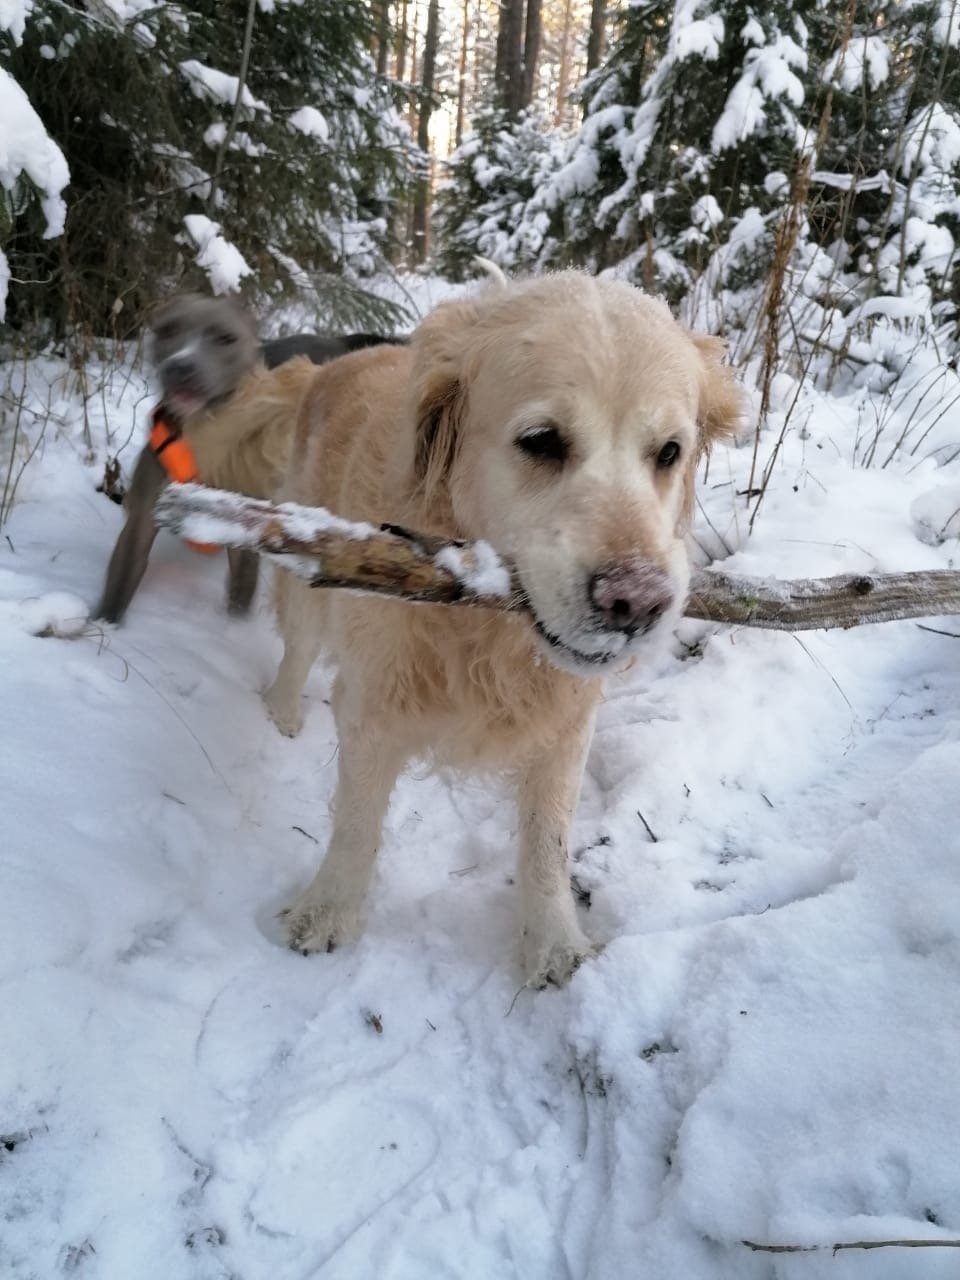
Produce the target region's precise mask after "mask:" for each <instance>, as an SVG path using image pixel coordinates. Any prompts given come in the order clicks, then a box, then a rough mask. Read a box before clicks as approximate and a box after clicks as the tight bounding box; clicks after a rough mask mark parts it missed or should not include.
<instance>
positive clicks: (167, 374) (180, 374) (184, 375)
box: [163, 356, 197, 387]
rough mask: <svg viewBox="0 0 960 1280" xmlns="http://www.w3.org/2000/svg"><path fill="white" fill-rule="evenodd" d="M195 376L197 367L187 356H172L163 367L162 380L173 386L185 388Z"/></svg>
mask: <svg viewBox="0 0 960 1280" xmlns="http://www.w3.org/2000/svg"><path fill="white" fill-rule="evenodd" d="M196 376H197V366H196V365H195V364H194V362H193V360H192V359H191V358H190V357H189V356H174V358H173V359H172V360H168V361H167V362H166V363H165V364H164V366H163V379H164V381H165V382H170V383H173V384H174V385H175V386H179V387H182V386H186V385H187V384H188V383H190V382H192V381H193V380H194V378H195V377H196Z"/></svg>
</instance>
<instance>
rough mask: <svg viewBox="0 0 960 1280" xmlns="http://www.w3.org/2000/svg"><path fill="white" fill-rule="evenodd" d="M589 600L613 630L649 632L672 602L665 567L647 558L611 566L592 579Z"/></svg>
mask: <svg viewBox="0 0 960 1280" xmlns="http://www.w3.org/2000/svg"><path fill="white" fill-rule="evenodd" d="M590 601H591V603H592V605H593V607H594V609H595V610H596V611H597V613H599V614H600V616H601V617H602V619H603V623H604V626H606V627H609V629H610V630H611V631H623V632H626V633H627V635H635V634H636V633H637V632H638V631H648V630H649V629H650V628H651V627H652V626H653V624H654V623H655V622H656V621H657V619H658V618H660V617H661V616H662V615H663V614H664V613H666V611H667V610H668V609H669V608H670V606H671V605H672V604H673V588H672V587H671V585H670V579H669V578H668V577H667V575H666V574H665V573H664V572H663V570H662V569H658V568H656V567H655V566H654V565H652V564H647V563H645V562H644V561H642V560H641V561H628V562H626V563H624V564H613V565H608V566H607V567H606V568H604V569H600V570H598V571H597V572H596V573H595V574H594V575H593V577H592V578H591V579H590Z"/></svg>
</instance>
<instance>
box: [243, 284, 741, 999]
mask: <svg viewBox="0 0 960 1280" xmlns="http://www.w3.org/2000/svg"><path fill="white" fill-rule="evenodd" d="M721 353H722V344H721V343H720V341H719V340H717V339H714V338H702V337H694V336H692V335H691V334H690V333H688V332H687V331H686V330H684V329H683V328H681V327H680V325H678V324H677V323H676V321H674V320H673V318H672V317H671V315H670V313H669V311H668V309H667V308H666V306H665V305H664V304H662V303H661V302H658V301H655V300H654V299H653V298H650V297H648V296H646V295H644V294H643V293H641V292H640V291H639V290H637V289H634V288H632V287H630V286H629V285H626V284H623V283H620V282H617V281H613V280H597V279H593V278H590V277H588V276H586V275H581V274H579V273H573V272H569V273H563V274H559V275H555V276H552V277H546V278H541V279H535V280H529V281H525V282H515V283H511V284H509V285H506V286H505V287H496V286H492V287H488V288H487V289H485V290H484V291H483V292H482V293H481V294H480V295H479V296H477V297H475V298H471V299H469V300H467V301H463V300H459V301H454V302H449V303H445V304H443V305H441V306H439V307H438V308H437V309H436V310H435V311H434V312H433V313H432V314H431V315H430V316H429V317H428V318H427V319H426V320H425V321H424V322H423V323H422V324H421V326H420V328H419V330H418V331H417V333H416V334H415V335H414V338H413V341H412V343H411V345H410V346H409V348H382V349H377V350H373V351H369V352H360V353H358V354H355V355H350V356H346V357H344V358H342V359H340V360H338V361H336V362H335V363H334V364H331V365H329V366H327V367H325V368H322V369H319V370H318V371H317V372H316V374H315V375H314V376H313V379H312V382H311V385H310V388H309V390H308V392H307V394H306V397H305V399H304V402H303V405H302V407H301V410H300V419H299V423H298V428H297V433H296V437H295V443H294V447H293V454H292V458H291V463H290V468H289V472H288V477H287V482H286V484H285V486H284V488H283V490H282V492H281V494H280V495H279V496H280V497H282V498H283V499H285V500H292V501H297V502H303V503H309V504H313V505H319V506H324V507H328V508H330V509H331V510H332V511H334V512H336V513H337V514H338V515H341V516H344V517H346V518H348V519H351V520H368V521H370V522H371V523H374V524H379V523H381V522H384V521H389V522H391V523H393V524H397V525H405V526H407V527H409V528H411V529H416V530H418V531H423V532H427V533H435V534H442V535H445V536H448V537H450V538H469V539H475V538H482V539H485V540H486V541H487V542H489V543H491V544H492V546H493V547H494V548H495V549H496V550H497V551H498V552H500V553H501V554H502V555H503V556H506V557H509V559H510V560H512V561H513V562H514V564H515V565H516V567H517V570H518V573H519V577H520V580H521V582H522V584H523V587H524V589H525V591H526V594H527V595H528V597H529V600H530V604H531V608H532V618H527V617H524V616H523V615H510V614H505V613H504V614H500V613H493V612H491V613H479V612H476V611H474V610H470V609H464V610H459V609H450V608H443V607H437V606H426V605H410V604H404V603H401V602H397V601H390V600H387V599H383V598H379V597H360V596H354V595H349V594H347V593H343V592H330V593H327V592H321V591H316V590H311V588H309V587H308V586H306V585H305V584H304V583H302V582H300V581H298V580H297V579H295V578H293V577H291V576H290V575H288V574H285V573H278V574H277V606H278V617H279V623H280V629H281V632H282V635H283V640H284V646H285V647H284V656H283V660H282V662H281V665H280V669H279V672H278V674H277V677H276V680H275V681H274V683H273V685H272V687H271V688H270V689H269V690H268V692H267V693H266V695H265V700H266V704H267V708H268V710H269V713H270V715H271V716H272V718H273V720H274V721H275V722H276V724H277V726H278V727H279V729H280V730H281V731H282V732H283V733H286V734H291V735H293V734H296V733H297V732H298V731H299V729H300V726H301V709H300V699H301V693H302V690H303V686H304V683H305V681H306V678H307V675H308V673H309V671H310V668H311V666H312V665H313V663H314V661H315V659H316V658H317V656H318V655H319V653H320V652H321V650H323V651H325V652H326V654H327V655H328V656H329V657H330V658H332V660H333V661H334V662H335V664H336V668H337V675H336V682H335V684H334V690H333V710H334V715H335V717H336V724H337V731H338V734H339V739H340V753H339V782H338V787H337V793H336V797H335V802H334V816H333V831H332V834H331V837H330V843H329V847H328V849H327V853H326V857H325V858H324V861H323V864H322V865H321V867H320V869H319V871H318V872H317V874H316V876H315V878H314V880H313V881H312V883H311V884H310V885H309V886H308V887H307V888H306V889H305V890H304V891H303V893H301V895H300V896H299V898H298V899H297V901H296V902H295V903H294V904H293V906H292V907H291V909H290V911H289V912H288V913H287V930H288V937H289V941H290V945H291V946H292V947H295V948H297V949H299V950H302V951H304V952H308V951H326V950H329V949H330V948H332V947H333V946H335V945H336V944H338V943H341V942H345V941H347V940H348V939H350V938H351V937H354V936H356V934H357V932H358V931H359V927H360V921H361V915H362V909H363V904H364V898H365V896H366V893H367V888H368V886H369V883H370V879H371V875H372V872H373V867H374V862H375V858H376V854H377V849H378V847H379V845H380V841H381V834H382V826H383V821H384V817H385V814H386V810H387V805H388V803H389V799H390V794H391V791H392V789H393V786H394V783H395V781H396V779H397V776H398V774H399V773H400V771H401V770H402V769H403V768H404V766H405V765H406V764H407V762H408V761H410V760H412V759H417V758H419V759H423V758H428V759H431V760H433V761H435V762H436V763H437V764H440V765H444V766H453V767H456V768H464V769H486V770H492V771H497V772H499V773H506V774H508V775H509V776H510V777H511V778H512V779H513V780H514V781H515V784H516V791H517V797H518V801H519V809H520V843H521V849H520V874H519V884H520V893H521V912H522V922H523V948H524V964H525V968H526V974H527V978H528V980H529V982H530V983H531V984H534V985H543V984H544V983H546V982H556V983H562V982H564V981H565V980H566V979H567V978H569V976H570V974H571V973H572V972H573V971H574V970H575V969H576V967H577V966H578V965H579V963H580V962H581V960H583V958H584V957H585V956H588V955H590V953H591V944H590V942H589V941H588V940H587V938H586V937H585V936H584V934H583V933H582V931H581V929H580V926H579V924H578V923H577V918H576V914H575V911H574V904H573V899H572V895H571V892H570V885H569V878H568V869H567V840H568V832H569V829H570V825H571V820H572V817H573V813H574V809H575V806H576V803H577V795H578V791H579V788H580V781H581V775H582V771H583V766H584V759H585V756H586V753H587V749H588V747H589V744H590V737H591V732H592V727H593V719H594V710H595V707H596V704H597V701H598V699H599V697H600V692H601V679H602V677H603V676H605V675H607V674H608V673H610V672H612V671H615V670H617V669H618V668H619V667H622V666H623V665H625V663H626V662H627V661H628V660H629V659H631V658H639V657H641V656H642V655H643V654H645V653H649V652H651V651H652V649H653V647H654V642H655V640H656V637H657V636H659V635H662V634H664V633H668V632H669V630H670V628H671V627H672V625H673V624H674V622H675V621H676V619H677V618H678V617H679V616H680V614H681V612H682V609H683V604H684V601H685V597H686V593H687V586H688V566H687V558H686V552H685V546H684V532H685V529H686V526H687V524H688V521H689V518H690V515H691V507H692V502H693V485H694V470H695V466H696V463H697V459H698V458H699V457H700V455H701V454H702V453H703V451H704V450H705V449H706V448H707V447H709V445H710V444H711V443H712V442H713V441H714V440H716V439H717V438H719V437H721V436H729V435H731V434H733V432H734V431H735V429H736V425H737V422H738V419H739V414H740V395H739V392H738V390H737V388H736V386H735V384H734V382H733V380H732V378H731V375H730V373H729V372H728V370H727V369H725V368H724V367H722V366H721V364H720V357H721Z"/></svg>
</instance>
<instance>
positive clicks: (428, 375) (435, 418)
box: [411, 299, 480, 499]
mask: <svg viewBox="0 0 960 1280" xmlns="http://www.w3.org/2000/svg"><path fill="white" fill-rule="evenodd" d="M479 313H480V307H479V305H478V303H477V302H476V301H474V300H472V299H468V300H466V301H456V302H446V303H441V305H440V306H439V307H437V308H436V309H435V310H434V311H433V312H431V314H430V315H429V316H428V317H427V318H426V320H424V321H423V323H422V324H421V325H420V327H419V329H418V330H417V332H416V333H415V334H414V337H413V341H412V344H411V345H412V347H413V352H414V374H413V414H414V430H415V439H414V452H413V480H414V484H415V485H416V487H417V488H419V489H420V491H421V492H422V493H423V494H424V496H425V497H426V498H428V499H429V497H430V495H431V494H432V493H434V492H435V491H436V490H437V488H438V486H441V485H443V484H444V483H445V482H446V480H447V479H448V477H449V475H450V470H451V468H452V467H453V463H454V459H455V458H456V455H457V444H458V441H459V431H460V421H461V418H462V416H463V412H464V408H465V405H466V380H467V370H466V368H465V365H466V362H467V355H468V351H469V349H470V345H471V337H472V335H473V330H474V326H475V325H476V323H477V319H478V316H479Z"/></svg>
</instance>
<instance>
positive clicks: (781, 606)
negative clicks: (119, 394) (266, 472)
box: [157, 485, 960, 631]
mask: <svg viewBox="0 0 960 1280" xmlns="http://www.w3.org/2000/svg"><path fill="white" fill-rule="evenodd" d="M157 523H158V524H159V525H161V526H162V527H164V528H167V529H170V530H172V531H173V532H174V533H178V534H180V535H181V536H182V537H184V538H189V539H191V540H193V541H197V542H212V543H217V544H219V545H221V546H229V547H241V548H244V549H247V550H250V551H259V552H261V553H262V554H265V555H269V556H276V557H278V558H280V559H281V560H282V563H283V566H284V568H285V569H288V570H290V571H291V572H292V573H295V574H297V575H298V576H299V577H301V578H304V579H306V580H307V581H308V582H309V583H310V584H311V585H312V586H315V587H341V588H346V589H348V590H353V591H362V592H372V593H375V594H379V595H389V596H396V597H398V598H400V599H405V600H410V601H419V602H421V603H430V604H459V605H472V606H474V607H476V608H484V609H512V610H520V611H522V610H524V609H525V608H526V607H527V605H526V599H525V596H524V593H523V590H522V588H521V586H520V583H519V581H518V579H517V577H516V574H515V573H514V571H513V570H512V569H511V568H510V567H509V566H508V565H506V564H504V562H503V561H501V560H500V559H499V557H498V556H497V555H496V553H495V552H494V551H493V550H492V548H490V547H489V546H487V545H486V544H484V543H457V542H449V541H445V540H444V539H442V538H437V537H433V536H428V535H423V534H418V533H415V532H412V531H408V530H403V529H397V528H395V527H394V526H390V525H388V526H384V527H381V528H377V527H375V526H373V525H370V524H357V523H354V522H352V521H349V520H342V519H340V517H339V516H334V515H332V514H331V513H330V512H329V511H324V510H323V509H322V508H319V507H303V506H298V505H296V504H294V503H281V504H274V503H271V502H264V501H262V500H260V499H256V498H244V497H241V496H240V495H239V494H233V493H224V492H221V491H220V490H217V489H207V488H204V487H203V486H200V485H170V486H168V488H167V489H166V490H165V491H164V492H163V494H162V495H161V496H160V499H159V501H158V503H157ZM686 614H687V617H689V618H700V619H702V620H704V621H708V622H721V623H726V624H732V625H737V626H744V627H763V628H766V629H768V630H774V631H815V630H819V629H821V628H830V627H856V626H862V625H863V624H864V623H870V622H889V621H893V620H895V619H897V618H923V617H935V616H944V615H948V614H960V572H954V571H951V570H931V571H927V572H918V573H890V574H873V575H868V574H845V575H843V576H841V577H835V578H800V579H795V580H793V581H785V582H779V581H777V580H775V579H768V580H763V579H758V578H742V577H737V576H735V575H733V574H727V573H719V572H716V571H714V570H702V571H701V572H699V573H697V574H695V575H694V579H693V583H692V586H691V592H690V599H689V601H688V603H687V608H686Z"/></svg>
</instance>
